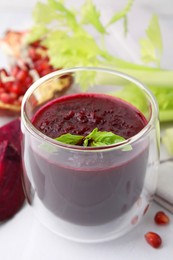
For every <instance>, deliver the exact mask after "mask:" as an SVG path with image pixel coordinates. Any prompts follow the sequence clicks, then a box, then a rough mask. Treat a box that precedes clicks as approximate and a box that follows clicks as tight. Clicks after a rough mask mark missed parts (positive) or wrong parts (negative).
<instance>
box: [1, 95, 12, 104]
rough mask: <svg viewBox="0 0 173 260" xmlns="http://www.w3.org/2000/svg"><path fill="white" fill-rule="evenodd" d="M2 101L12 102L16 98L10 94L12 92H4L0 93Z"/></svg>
mask: <svg viewBox="0 0 173 260" xmlns="http://www.w3.org/2000/svg"><path fill="white" fill-rule="evenodd" d="M0 101H2V102H3V103H6V104H12V103H13V101H14V99H13V97H11V96H10V94H8V93H2V94H1V95H0Z"/></svg>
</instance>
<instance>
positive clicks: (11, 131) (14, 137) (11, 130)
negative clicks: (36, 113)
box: [0, 118, 21, 156]
mask: <svg viewBox="0 0 173 260" xmlns="http://www.w3.org/2000/svg"><path fill="white" fill-rule="evenodd" d="M20 133H21V130H20V119H19V118H17V119H15V120H13V121H11V122H10V123H8V124H6V125H4V126H2V127H1V128H0V143H1V142H3V141H4V140H5V141H6V140H7V141H8V142H9V144H10V146H13V147H14V148H15V149H16V150H17V152H18V154H19V155H20V156H21V144H20Z"/></svg>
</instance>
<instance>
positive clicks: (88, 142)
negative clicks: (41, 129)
mask: <svg viewBox="0 0 173 260" xmlns="http://www.w3.org/2000/svg"><path fill="white" fill-rule="evenodd" d="M55 140H57V141H59V142H62V143H65V144H72V145H82V146H84V147H88V146H91V147H99V146H107V145H112V144H116V143H120V142H123V141H125V138H124V137H122V136H119V135H116V134H114V133H112V132H107V131H99V130H98V128H94V129H93V131H92V132H91V133H89V134H88V135H87V136H83V135H73V134H69V133H68V134H63V135H61V136H59V137H57V138H55ZM131 149H132V148H131V146H130V145H127V147H125V148H123V151H129V150H131Z"/></svg>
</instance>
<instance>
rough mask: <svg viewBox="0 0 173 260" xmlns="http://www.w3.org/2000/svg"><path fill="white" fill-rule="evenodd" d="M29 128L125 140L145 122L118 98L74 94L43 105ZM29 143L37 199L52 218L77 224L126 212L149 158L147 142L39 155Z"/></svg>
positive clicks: (97, 221) (137, 192) (98, 221)
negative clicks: (96, 133)
mask: <svg viewBox="0 0 173 260" xmlns="http://www.w3.org/2000/svg"><path fill="white" fill-rule="evenodd" d="M32 123H33V125H34V126H35V127H36V128H37V129H38V130H39V131H41V132H42V133H43V134H45V135H47V136H49V137H51V138H56V137H58V136H60V135H62V134H65V133H71V134H79V135H87V134H89V133H90V132H91V131H92V130H93V129H94V128H96V127H97V128H98V129H99V130H100V131H111V132H113V133H115V134H117V135H120V136H122V137H124V138H125V139H127V138H130V137H132V136H134V135H136V134H137V133H138V132H140V131H141V130H142V129H143V128H144V127H145V125H146V124H147V121H146V119H145V117H144V116H143V114H142V113H141V112H139V111H138V110H137V109H136V108H134V107H133V106H132V105H130V104H128V103H127V102H125V101H122V100H121V99H118V98H115V97H113V96H109V95H104V94H95V93H94V94H92V93H91V94H88V93H86V94H73V95H69V96H65V97H62V98H58V99H56V100H54V101H51V102H49V103H48V104H46V105H44V106H43V107H42V108H40V109H39V111H38V112H37V113H36V114H35V116H34V117H33V120H32ZM42 148H43V147H41V146H40V147H38V149H37V150H36V149H35V147H32V145H30V149H29V153H28V158H29V161H30V165H31V172H32V178H33V180H34V183H35V189H36V192H37V194H38V197H39V199H40V200H41V201H42V203H43V204H44V205H45V207H46V208H47V209H49V210H50V211H51V212H52V213H53V214H55V215H56V216H57V217H60V218H61V219H63V220H67V221H69V222H71V223H75V224H78V225H100V224H104V223H107V222H109V221H112V220H114V219H116V218H118V217H120V216H121V215H122V214H124V213H125V212H127V211H128V210H129V209H130V208H131V207H132V205H133V204H134V203H135V202H136V201H137V199H138V198H139V196H140V194H141V192H142V188H143V182H144V178H145V172H146V165H147V159H148V149H147V145H146V143H145V144H144V143H137V144H135V145H133V144H132V150H131V151H123V150H121V149H118V150H117V149H113V148H111V149H104V150H103V151H102V149H100V148H98V149H96V150H94V151H93V150H85V148H82V149H81V148H80V147H79V149H76V147H75V149H70V148H68V149H67V148H62V147H61V148H62V149H61V150H59V149H56V150H55V151H51V152H49V151H48V153H47V157H46V158H47V159H45V156H44V154H43V153H44V149H43V150H42Z"/></svg>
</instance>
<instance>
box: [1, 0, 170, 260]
mask: <svg viewBox="0 0 173 260" xmlns="http://www.w3.org/2000/svg"><path fill="white" fill-rule="evenodd" d="M139 1H140V0H137V5H136V7H135V8H133V11H132V13H131V14H130V15H129V26H130V31H131V34H130V35H129V36H128V38H127V41H126V42H127V43H126V44H125V43H124V42H123V41H122V38H121V35H120V37H119V36H116V35H115V36H114V35H112V40H115V39H116V46H118V49H119V50H120V49H122V48H125V50H126V51H127V53H126V52H124V55H126V54H127V57H130V58H132V59H134V60H135V59H136V60H137V59H138V55H139V49H138V48H137V42H136V41H137V38H138V37H139V36H140V35H141V31H142V30H143V28H144V27H145V26H146V24H147V21H148V18H149V17H150V15H151V12H152V9H151V8H150V7H148V5H147V4H146V5H145V3H144V1H141V2H140V3H141V4H140V3H139ZM35 2H36V1H35V0H32V1H31V0H30V1H22V0H21V1H20V0H15V1H12V0H11V1H10V0H9V1H4V0H1V1H0V18H1V23H0V34H2V33H3V31H4V30H6V29H9V28H12V29H19V30H20V29H23V28H27V27H28V26H29V25H30V24H31V9H32V6H33V5H34V3H35ZM71 2H74V3H75V1H72V0H71ZM77 2H78V1H77ZM95 2H99V3H101V2H102V3H103V2H104V6H103V8H105V9H104V10H105V12H104V15H105V17H106V15H107V13H106V12H107V11H108V12H109V11H110V10H111V4H113V2H114V3H115V2H116V1H110V2H109V1H106V5H105V1H101V0H98V1H95ZM108 2H109V3H108ZM117 2H120V1H117ZM167 2H168V1H167ZM170 2H171V1H170ZM143 3H144V4H143ZM117 4H118V3H117ZM142 4H143V5H142ZM171 4H172V3H171ZM152 8H153V6H152ZM168 9H169V8H168ZM161 11H162V10H160V12H159V15H160V19H161V27H162V29H163V32H164V44H165V50H164V58H163V61H162V64H163V65H164V66H165V67H171V68H173V57H171V54H172V46H173V36H171V32H172V28H173V19H172V17H171V16H170V15H169V12H168V13H167V14H166V15H165V13H164V14H163V13H162V12H161ZM168 11H169V10H168ZM112 43H113V41H112ZM121 51H122V50H121ZM4 63H5V59H3V58H2V57H1V60H0V66H3V65H4ZM5 120H6V121H8V120H9V119H2V118H0V125H2V124H3V123H5ZM158 210H163V209H162V208H161V206H159V205H157V204H155V203H153V204H152V205H151V207H150V209H149V212H148V214H147V215H146V216H145V217H144V219H143V221H142V223H141V224H140V225H139V226H138V227H137V228H136V229H135V230H133V231H131V232H130V233H128V234H127V235H126V236H124V237H122V238H120V239H117V240H114V241H111V242H106V243H101V244H80V243H75V242H71V241H68V240H65V239H63V238H60V237H58V236H56V235H55V234H53V233H51V232H50V231H49V230H47V229H46V228H45V227H44V226H42V225H41V224H40V223H39V222H38V221H37V219H36V218H35V216H34V215H33V212H32V210H31V209H30V207H29V206H28V205H27V204H25V205H24V207H23V208H22V210H21V211H20V212H19V213H18V214H17V215H16V216H15V217H14V218H12V219H11V220H10V221H8V222H6V223H4V224H1V225H0V258H1V259H3V260H50V259H51V260H74V259H75V260H89V259H91V260H95V259H99V260H116V259H118V260H124V259H129V260H139V259H140V260H146V259H147V260H151V259H157V260H161V259H166V260H172V259H173V246H172V241H173V215H171V214H170V213H168V214H169V216H170V219H171V223H170V224H169V225H168V226H166V227H158V226H156V225H155V224H154V221H153V217H154V215H155V213H156V212H157V211H158ZM148 231H155V232H157V233H159V234H160V235H161V237H162V239H163V246H162V248H160V249H158V250H155V249H153V248H151V247H150V246H149V245H148V244H147V243H146V242H145V240H144V234H145V233H146V232H148Z"/></svg>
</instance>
